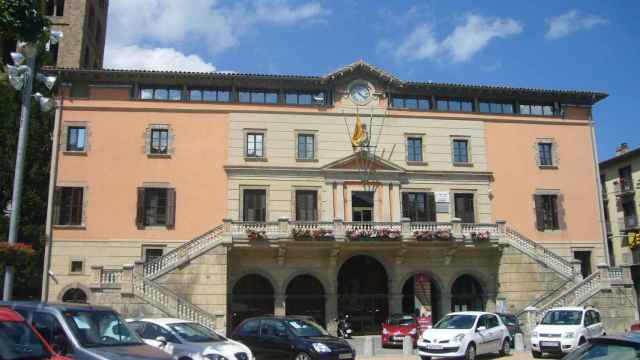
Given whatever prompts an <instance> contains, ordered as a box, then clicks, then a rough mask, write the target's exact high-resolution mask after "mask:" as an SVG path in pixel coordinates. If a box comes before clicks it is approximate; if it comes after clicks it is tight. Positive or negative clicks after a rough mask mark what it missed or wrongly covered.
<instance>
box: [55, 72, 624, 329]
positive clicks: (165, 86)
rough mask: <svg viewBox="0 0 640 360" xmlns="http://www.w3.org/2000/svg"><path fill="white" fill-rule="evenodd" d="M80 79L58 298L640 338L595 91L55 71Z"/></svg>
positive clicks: (205, 317)
mask: <svg viewBox="0 0 640 360" xmlns="http://www.w3.org/2000/svg"><path fill="white" fill-rule="evenodd" d="M52 71H55V72H56V73H58V74H59V75H60V76H62V78H63V83H64V86H63V87H62V94H61V95H62V96H61V103H60V106H59V108H58V110H57V119H58V120H59V124H58V126H59V129H60V137H59V141H58V146H59V149H58V150H59V151H58V152H57V156H58V166H57V169H56V173H57V188H56V190H55V196H54V202H53V204H51V206H54V210H55V211H54V214H55V216H54V225H53V251H52V272H53V273H54V274H55V280H56V281H55V282H52V283H51V288H50V297H51V298H54V299H59V300H62V301H89V302H93V303H105V304H109V305H112V306H116V307H117V308H118V309H119V310H120V311H122V312H124V313H126V314H127V315H128V316H141V315H149V314H161V313H164V314H170V315H171V316H180V317H186V318H190V319H194V320H196V321H199V322H202V323H205V324H208V325H211V326H216V327H218V328H229V327H232V326H234V325H235V324H237V323H238V322H239V321H240V320H242V319H243V318H246V317H248V316H252V315H257V314H263V313H276V314H303V315H308V316H313V317H314V318H315V319H317V320H318V321H319V322H321V323H324V324H326V325H327V326H328V327H329V328H330V329H333V328H334V326H335V322H334V319H335V318H336V317H337V316H339V315H343V314H345V313H349V314H351V315H352V317H353V319H354V327H355V328H356V331H358V332H362V333H366V332H371V331H377V327H378V325H379V323H380V322H381V321H382V320H384V318H385V317H386V316H387V315H388V314H390V313H399V312H405V313H423V314H425V313H426V314H430V315H431V316H432V317H433V318H434V319H436V320H437V319H438V318H439V317H441V316H442V315H443V314H445V313H447V312H449V311H453V310H474V309H475V310H478V309H485V310H500V311H510V312H514V313H517V314H523V313H524V311H525V309H527V308H531V307H535V308H537V309H538V310H539V312H538V315H539V314H541V313H543V312H544V311H545V310H546V309H548V308H549V307H551V306H555V305H561V304H565V305H569V304H576V305H577V304H592V305H596V306H598V307H599V308H600V309H601V311H602V312H603V314H604V316H605V320H606V321H607V322H608V325H610V327H611V328H619V329H622V328H624V327H626V326H628V324H629V323H630V322H632V321H633V320H634V316H635V314H637V312H636V310H635V309H636V303H635V300H633V297H629V296H625V295H627V294H628V293H629V291H630V289H629V287H630V284H631V280H630V272H629V269H628V268H614V267H610V266H608V256H607V251H606V247H605V244H606V238H605V231H604V222H603V221H602V215H601V212H600V207H599V205H598V204H599V198H600V197H599V196H600V194H599V192H598V172H597V168H595V167H594V164H595V154H594V144H593V136H592V131H593V121H592V119H591V108H592V106H594V105H595V104H596V103H597V102H598V101H600V100H601V99H603V98H605V97H606V96H607V95H606V94H603V93H596V92H589V91H564V90H542V89H529V88H511V87H494V86H479V85H462V84H447V83H432V82H416V81H405V80H401V79H398V78H397V77H395V76H394V75H392V74H389V73H387V72H385V71H383V70H381V69H378V68H376V67H374V66H372V65H369V64H367V63H365V62H363V61H358V62H355V63H353V64H350V65H347V66H345V67H343V68H341V69H339V70H337V71H335V72H332V73H330V74H326V75H323V76H297V75H269V74H240V73H234V74H229V73H191V72H154V71H134V70H98V69H68V68H59V69H53V70H52Z"/></svg>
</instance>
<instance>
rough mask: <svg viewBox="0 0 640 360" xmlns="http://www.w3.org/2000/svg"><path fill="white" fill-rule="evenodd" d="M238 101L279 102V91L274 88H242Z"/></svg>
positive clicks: (254, 102) (256, 102) (252, 102)
mask: <svg viewBox="0 0 640 360" xmlns="http://www.w3.org/2000/svg"><path fill="white" fill-rule="evenodd" d="M238 101H239V102H241V103H250V104H277V103H278V93H277V92H276V91H273V90H240V91H239V92H238Z"/></svg>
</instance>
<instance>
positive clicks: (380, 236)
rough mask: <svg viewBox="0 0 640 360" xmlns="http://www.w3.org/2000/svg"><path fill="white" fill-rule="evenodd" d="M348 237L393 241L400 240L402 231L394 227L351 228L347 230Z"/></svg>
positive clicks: (352, 238)
mask: <svg viewBox="0 0 640 360" xmlns="http://www.w3.org/2000/svg"><path fill="white" fill-rule="evenodd" d="M345 235H346V236H347V238H349V239H350V240H353V241H358V240H380V241H393V240H400V238H402V233H401V232H400V230H397V229H392V228H386V227H385V228H378V229H361V230H349V231H347V232H345Z"/></svg>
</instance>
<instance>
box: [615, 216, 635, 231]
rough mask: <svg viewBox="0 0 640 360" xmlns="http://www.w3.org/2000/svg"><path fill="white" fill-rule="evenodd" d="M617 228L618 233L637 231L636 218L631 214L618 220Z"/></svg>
mask: <svg viewBox="0 0 640 360" xmlns="http://www.w3.org/2000/svg"><path fill="white" fill-rule="evenodd" d="M618 228H619V229H620V231H626V230H633V229H637V228H638V216H637V215H636V214H633V215H626V216H623V217H620V218H618Z"/></svg>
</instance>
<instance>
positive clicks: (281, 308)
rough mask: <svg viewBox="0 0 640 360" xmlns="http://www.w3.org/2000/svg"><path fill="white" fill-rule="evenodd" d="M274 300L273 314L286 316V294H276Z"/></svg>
mask: <svg viewBox="0 0 640 360" xmlns="http://www.w3.org/2000/svg"><path fill="white" fill-rule="evenodd" d="M274 300H275V301H274V309H273V314H274V315H276V316H284V315H285V314H286V313H287V310H286V309H285V294H281V293H276V294H274Z"/></svg>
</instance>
